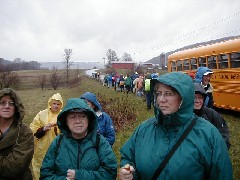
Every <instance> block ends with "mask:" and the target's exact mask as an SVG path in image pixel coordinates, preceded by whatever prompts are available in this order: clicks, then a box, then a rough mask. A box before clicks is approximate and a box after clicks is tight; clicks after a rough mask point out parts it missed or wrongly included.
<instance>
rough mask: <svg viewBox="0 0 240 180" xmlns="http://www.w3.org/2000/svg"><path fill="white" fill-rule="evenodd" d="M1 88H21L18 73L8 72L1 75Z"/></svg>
mask: <svg viewBox="0 0 240 180" xmlns="http://www.w3.org/2000/svg"><path fill="white" fill-rule="evenodd" d="M0 85H1V88H9V87H11V86H13V87H15V88H19V86H20V79H19V76H18V74H17V73H16V72H12V71H8V72H2V73H0Z"/></svg>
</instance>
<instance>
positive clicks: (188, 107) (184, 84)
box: [151, 72, 194, 126]
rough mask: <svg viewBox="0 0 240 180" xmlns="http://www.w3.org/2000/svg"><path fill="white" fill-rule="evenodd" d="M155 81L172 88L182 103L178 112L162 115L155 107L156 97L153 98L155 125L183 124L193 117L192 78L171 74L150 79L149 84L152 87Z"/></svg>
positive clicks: (179, 73)
mask: <svg viewBox="0 0 240 180" xmlns="http://www.w3.org/2000/svg"><path fill="white" fill-rule="evenodd" d="M157 81H159V82H161V83H163V84H166V85H168V86H171V87H173V88H174V89H176V91H177V92H178V93H179V94H180V96H181V97H182V103H181V106H180V107H179V109H178V111H177V112H175V113H173V114H169V115H163V114H162V111H161V110H160V109H159V107H158V106H157V105H156V97H154V102H155V103H154V112H155V116H156V119H157V121H158V122H157V123H159V124H162V125H165V126H176V125H182V124H185V123H186V122H187V121H188V120H189V119H190V118H191V116H192V115H193V107H194V86H193V81H192V78H191V77H190V76H188V75H187V74H184V73H181V72H171V73H167V74H164V75H161V76H159V77H157V78H155V79H152V80H151V84H152V86H153V87H154V86H155V84H156V82H157Z"/></svg>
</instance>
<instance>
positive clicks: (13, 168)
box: [0, 88, 34, 180]
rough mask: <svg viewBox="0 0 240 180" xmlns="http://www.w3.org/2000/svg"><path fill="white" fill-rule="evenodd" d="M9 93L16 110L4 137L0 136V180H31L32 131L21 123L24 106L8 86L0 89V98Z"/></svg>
mask: <svg viewBox="0 0 240 180" xmlns="http://www.w3.org/2000/svg"><path fill="white" fill-rule="evenodd" d="M4 95H9V96H11V97H12V98H13V100H14V103H15V107H16V111H15V119H14V121H13V123H12V125H11V126H10V128H9V130H8V132H7V133H6V135H5V136H4V137H2V136H0V179H1V180H5V179H6V180H11V179H12V180H16V179H21V180H31V179H32V178H33V177H32V173H31V170H30V163H31V160H32V157H33V152H34V142H33V133H32V131H31V129H30V128H29V127H28V126H27V125H25V124H24V123H22V120H23V118H24V114H25V111H24V106H23V104H22V102H21V100H20V98H19V96H18V95H17V94H16V92H15V91H13V90H12V89H10V88H5V89H2V90H1V91H0V98H1V97H3V96H4Z"/></svg>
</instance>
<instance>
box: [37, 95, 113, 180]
mask: <svg viewBox="0 0 240 180" xmlns="http://www.w3.org/2000/svg"><path fill="white" fill-rule="evenodd" d="M97 123H98V122H97V117H96V114H95V112H94V111H93V110H92V109H91V108H90V107H89V106H88V105H87V104H86V102H85V101H84V100H83V99H79V98H70V99H69V100H68V101H67V104H66V106H65V107H64V108H63V110H62V111H61V112H60V114H59V115H58V118H57V124H58V127H59V129H60V130H61V132H62V135H58V136H57V137H56V138H55V139H54V140H53V142H52V144H51V145H50V147H49V149H48V151H47V153H46V155H45V157H44V160H43V162H42V167H41V171H40V179H88V180H90V179H105V180H107V179H115V178H116V176H117V160H116V157H115V155H114V152H113V150H112V148H111V146H110V144H109V143H108V142H107V140H106V139H105V138H104V137H103V136H102V135H100V134H98V133H97Z"/></svg>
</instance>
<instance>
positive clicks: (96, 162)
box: [0, 69, 233, 180]
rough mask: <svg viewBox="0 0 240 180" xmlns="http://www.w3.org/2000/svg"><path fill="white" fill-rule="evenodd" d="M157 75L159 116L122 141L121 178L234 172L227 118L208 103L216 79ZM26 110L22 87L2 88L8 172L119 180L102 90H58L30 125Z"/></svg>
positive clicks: (3, 167)
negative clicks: (75, 94) (68, 94)
mask: <svg viewBox="0 0 240 180" xmlns="http://www.w3.org/2000/svg"><path fill="white" fill-rule="evenodd" d="M207 71H208V72H210V71H211V70H210V71H209V69H207ZM204 73H205V75H204ZM206 74H207V75H209V74H211V73H206V72H204V71H203V72H202V80H203V79H204V78H206V77H204V76H206ZM199 76H201V74H200V75H199ZM146 79H147V78H146ZM149 79H150V81H149V82H150V83H151V84H150V86H151V87H152V88H151V89H149V92H151V93H152V95H153V106H154V116H153V117H152V118H150V119H148V120H146V121H144V122H143V123H142V124H140V125H139V126H138V127H137V128H136V129H135V131H134V132H133V134H132V135H131V136H130V138H129V139H128V140H127V142H125V143H124V144H123V146H122V147H121V149H120V154H121V160H120V168H119V172H118V174H119V179H121V180H127V179H233V175H232V164H231V160H230V157H229V153H228V149H229V148H230V141H229V131H228V127H227V124H226V121H225V120H224V119H223V118H222V117H221V116H220V114H218V113H217V112H216V111H215V110H213V109H211V108H209V107H207V104H206V101H207V102H208V103H209V102H211V99H210V98H211V97H210V96H211V92H208V91H207V90H205V89H204V88H205V86H206V87H210V85H204V84H203V82H202V81H201V82H200V83H199V82H195V83H194V82H193V80H192V79H191V78H190V77H189V76H188V75H186V74H183V73H180V72H173V73H167V74H164V75H161V76H159V77H155V78H149ZM206 82H207V81H206ZM208 83H209V82H208ZM204 103H205V105H204ZM23 117H24V107H23V104H22V103H21V100H20V98H19V97H18V95H17V94H16V92H15V91H14V90H12V89H9V88H6V89H2V90H1V91H0V130H1V131H0V132H1V135H0V179H16V178H17V179H32V178H36V179H58V178H59V179H68V180H73V179H116V177H117V171H118V167H117V159H116V156H115V154H114V152H113V150H112V145H113V144H114V141H115V131H114V124H113V122H112V119H111V118H110V116H109V115H108V114H107V113H106V112H104V111H103V109H102V107H101V105H100V103H99V101H98V100H97V97H96V95H95V94H94V93H91V92H85V93H83V94H82V95H81V96H80V97H79V98H70V99H68V100H67V102H66V105H65V106H63V99H62V97H61V95H60V94H59V93H56V94H54V95H53V96H52V97H51V98H50V99H49V101H48V108H47V109H45V110H43V111H40V112H39V113H38V114H37V115H36V117H35V118H34V120H33V122H32V123H31V124H30V127H28V126H26V125H25V124H24V123H22V119H23ZM32 157H33V158H32ZM31 162H32V171H33V172H34V177H32V176H31V168H29V167H31V166H30V163H31Z"/></svg>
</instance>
